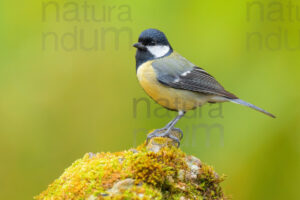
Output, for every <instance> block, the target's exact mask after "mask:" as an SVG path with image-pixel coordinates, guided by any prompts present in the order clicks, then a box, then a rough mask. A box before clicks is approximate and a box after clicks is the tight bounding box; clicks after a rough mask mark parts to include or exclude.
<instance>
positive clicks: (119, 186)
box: [35, 138, 225, 200]
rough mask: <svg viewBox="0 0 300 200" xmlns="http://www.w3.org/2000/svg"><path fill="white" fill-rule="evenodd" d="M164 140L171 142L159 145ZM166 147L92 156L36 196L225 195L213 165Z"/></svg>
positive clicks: (48, 199) (77, 199)
mask: <svg viewBox="0 0 300 200" xmlns="http://www.w3.org/2000/svg"><path fill="white" fill-rule="evenodd" d="M164 140H165V142H167V143H168V144H170V143H169V142H170V141H169V140H168V139H165V138H163V139H161V138H160V139H158V142H157V144H159V145H161V144H163V143H164ZM167 140H168V141H167ZM160 147H161V148H159V149H158V151H156V152H153V151H151V150H149V146H147V145H146V144H142V145H140V146H139V147H137V148H136V149H132V150H129V151H123V152H117V153H97V154H91V153H89V154H86V155H85V156H84V157H83V158H82V159H79V160H77V161H75V162H74V163H73V164H72V166H71V167H69V168H68V169H66V170H65V172H64V173H63V174H62V176H61V177H60V178H58V179H57V180H55V181H54V182H53V183H52V184H50V185H49V187H48V189H47V190H45V191H44V192H42V193H41V194H40V195H38V196H36V197H35V199H37V200H42V199H43V200H56V199H57V200H60V199H68V200H81V199H87V200H96V199H104V200H106V199H114V200H118V199H120V200H131V199H133V200H134V199H143V200H147V199H149V200H150V199H151V200H152V199H157V200H159V199H180V200H183V199H225V197H224V194H223V192H222V189H221V187H220V182H222V181H223V177H219V176H218V175H217V174H216V173H215V172H214V170H213V169H212V167H210V166H208V165H206V164H204V163H202V162H201V161H200V160H199V159H197V158H195V157H193V156H186V155H185V153H183V152H182V151H181V150H180V149H178V148H176V147H174V146H172V145H164V146H160ZM150 149H151V148H150Z"/></svg>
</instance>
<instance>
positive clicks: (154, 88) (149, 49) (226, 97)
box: [133, 28, 275, 145]
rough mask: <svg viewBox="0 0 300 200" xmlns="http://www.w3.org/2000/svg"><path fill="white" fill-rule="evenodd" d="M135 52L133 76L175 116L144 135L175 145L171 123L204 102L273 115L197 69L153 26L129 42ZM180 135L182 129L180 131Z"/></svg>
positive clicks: (175, 138) (174, 122)
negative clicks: (167, 140) (239, 96)
mask: <svg viewBox="0 0 300 200" xmlns="http://www.w3.org/2000/svg"><path fill="white" fill-rule="evenodd" d="M133 47H135V48H136V49H137V50H136V55H135V60H136V75H137V79H138V81H139V83H140V85H141V86H142V88H143V89H144V90H145V92H146V93H147V94H148V95H149V96H150V97H151V98H152V99H153V100H154V101H155V102H157V103H158V104H160V105H161V106H163V107H165V108H166V109H168V110H172V111H177V112H178V115H177V116H176V117H175V118H174V119H173V120H171V121H170V122H169V123H168V124H167V125H166V126H165V127H163V128H161V129H157V130H155V131H153V132H152V133H150V134H149V135H148V136H147V142H148V141H149V140H150V139H151V138H153V137H169V138H171V139H173V140H175V141H176V142H177V143H178V145H180V141H179V139H178V138H177V137H175V136H173V135H172V134H171V132H172V130H174V129H176V130H179V131H180V129H177V128H175V127H174V126H175V124H176V123H177V122H178V121H179V120H180V119H181V118H182V117H183V116H184V115H185V113H186V112H187V111H189V110H193V109H195V108H197V107H200V106H203V105H204V104H205V103H221V102H233V103H236V104H240V105H243V106H247V107H250V108H252V109H254V110H257V111H259V112H262V113H264V114H266V115H268V116H270V117H273V118H275V116H274V115H273V114H271V113H269V112H267V111H265V110H263V109H261V108H259V107H257V106H255V105H253V104H250V103H248V102H246V101H243V100H241V99H239V98H238V97H237V96H236V95H234V94H233V93H230V92H228V91H227V90H225V89H224V87H223V86H222V85H221V84H220V83H219V82H218V81H217V80H216V79H215V78H214V77H213V76H212V75H210V74H209V73H207V72H206V71H205V70H204V69H203V68H200V67H198V66H196V65H195V64H193V63H192V62H190V61H189V60H187V59H186V58H184V57H183V56H181V55H180V54H179V53H177V52H176V51H174V50H173V48H172V46H171V44H170V43H169V41H168V39H167V37H166V35H165V34H164V33H163V32H162V31H160V30H157V29H153V28H150V29H146V30H144V31H142V33H141V34H140V36H139V38H138V42H137V43H135V44H133ZM180 133H181V135H183V133H182V131H180Z"/></svg>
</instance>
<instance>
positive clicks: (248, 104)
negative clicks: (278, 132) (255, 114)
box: [228, 98, 276, 118]
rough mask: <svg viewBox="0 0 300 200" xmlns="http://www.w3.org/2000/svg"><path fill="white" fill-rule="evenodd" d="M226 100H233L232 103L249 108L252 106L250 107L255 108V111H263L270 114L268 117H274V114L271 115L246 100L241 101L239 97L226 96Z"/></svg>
mask: <svg viewBox="0 0 300 200" xmlns="http://www.w3.org/2000/svg"><path fill="white" fill-rule="evenodd" d="M228 100H229V101H231V102H233V103H236V104H240V105H243V106H247V107H249V108H252V109H254V110H257V111H259V112H262V113H264V114H266V115H268V116H270V117H273V118H276V117H275V116H274V115H272V114H271V113H269V112H267V111H265V110H263V109H261V108H259V107H257V106H255V105H253V104H251V103H248V102H246V101H243V100H241V99H229V98H228Z"/></svg>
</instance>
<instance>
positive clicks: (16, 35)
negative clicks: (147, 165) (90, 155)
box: [0, 0, 300, 200]
mask: <svg viewBox="0 0 300 200" xmlns="http://www.w3.org/2000/svg"><path fill="white" fill-rule="evenodd" d="M85 2H86V3H85ZM276 2H277V3H276ZM291 3H293V4H294V9H289V7H288V5H287V4H288V1H256V4H253V1H244V0H242V1H241V0H239V1H237V0H236V1H231V0H229V1H204V0H201V1H179V0H173V1H161V0H155V1H146V0H144V1H141V0H106V1H105V0H92V1H77V0H75V1H59V0H54V1H47V0H44V1H18V2H14V1H1V3H0V5H1V6H0V11H1V12H0V16H1V17H0V24H1V31H0V42H1V46H0V52H1V60H0V66H1V67H0V151H1V164H0V199H31V198H32V197H33V196H34V195H37V194H39V193H40V192H41V191H42V190H44V189H46V187H47V185H48V184H50V183H51V182H52V181H53V180H54V179H55V178H57V177H58V176H60V175H61V173H62V172H63V170H64V169H65V168H66V167H68V166H70V165H71V163H72V162H73V161H74V160H76V159H78V158H80V157H82V156H83V155H84V154H85V153H87V152H100V151H122V150H124V149H129V148H131V147H133V146H134V145H136V144H139V143H141V142H143V141H144V139H145V137H146V135H145V133H142V132H138V133H136V130H140V129H141V130H142V129H153V128H159V127H162V126H164V125H165V124H166V123H167V122H168V121H169V120H170V119H171V118H172V117H173V116H175V113H172V112H170V111H168V112H165V111H164V110H162V109H160V107H159V106H157V105H156V104H155V103H154V102H152V100H150V98H148V97H147V95H146V94H145V93H144V91H143V90H142V89H141V87H140V86H139V84H138V82H137V79H136V75H135V59H134V55H135V49H133V48H132V47H131V44H132V43H134V42H135V41H137V38H138V35H139V34H140V32H141V31H142V30H144V29H146V28H150V27H151V28H157V29H160V30H162V31H163V32H165V33H166V35H167V36H168V39H169V41H170V43H171V44H172V46H173V48H174V49H175V50H177V51H178V52H179V53H181V54H182V55H183V56H185V57H186V58H188V59H189V60H190V61H192V62H193V63H195V64H197V65H198V66H200V67H203V68H204V69H206V70H207V71H208V72H209V73H211V74H212V75H214V76H215V77H216V78H217V80H219V81H220V82H221V83H222V84H223V85H224V87H225V88H226V89H228V90H229V91H231V92H233V93H235V94H237V95H238V96H239V97H240V98H242V99H244V100H246V101H249V102H251V103H253V104H256V105H258V106H260V107H262V108H265V109H266V110H268V111H270V112H272V113H273V114H275V115H276V116H277V119H272V118H269V117H267V116H265V115H262V114H260V113H258V112H255V111H253V110H251V109H249V108H245V107H242V106H238V105H235V104H231V103H224V104H222V105H221V107H218V106H217V105H212V106H210V105H205V106H204V107H203V108H201V109H200V110H199V109H198V110H196V111H195V112H197V113H199V112H201V113H202V114H201V115H197V116H198V117H191V116H192V115H193V112H192V113H191V114H188V116H187V117H186V118H184V119H182V120H181V121H180V122H179V123H178V125H177V127H180V128H182V129H183V130H185V137H184V140H183V143H182V149H183V150H184V151H185V152H186V153H187V154H193V155H195V156H197V157H199V158H200V159H201V160H202V161H204V162H206V163H209V164H211V165H213V166H214V167H215V169H216V171H217V172H218V173H220V174H222V173H224V174H226V175H227V179H226V181H225V182H224V183H223V187H224V190H225V193H226V194H228V195H231V196H232V198H233V199H242V200H247V199H249V200H250V199H251V200H252V199H264V200H267V199H272V200H275V199H289V200H296V199H300V195H299V191H298V189H299V179H300V173H299V171H300V168H299V167H300V137H299V134H300V131H299V123H300V120H299V114H300V109H299V100H300V95H299V84H300V80H299V75H300V68H299V66H300V59H299V58H300V56H299V55H300V28H299V27H300V26H299V25H300V3H299V1H296V0H294V1H291ZM295 8H298V18H297V11H296V9H295ZM93 10H94V11H93ZM292 10H294V11H292ZM93 15H95V17H94V18H93V17H92V16H93ZM292 16H294V17H292ZM96 20H97V21H96ZM74 35H75V36H74ZM95 35H96V36H95ZM116 44H117V46H115V45H116ZM93 45H96V46H94V48H92V49H89V50H88V49H87V47H93ZM292 47H293V49H292ZM139 98H147V99H149V101H148V103H150V105H151V106H150V108H151V109H150V117H148V115H147V114H148V113H147V107H146V104H145V103H140V104H139V105H138V107H137V113H134V106H133V101H134V99H139ZM215 108H218V109H221V111H222V113H221V114H220V115H218V116H217V117H215V116H213V115H212V114H210V112H212V111H213V112H214V110H213V109H215ZM157 109H160V110H158V111H159V112H160V114H161V113H163V115H164V116H162V117H161V116H160V117H159V116H157V114H156V112H157ZM166 113H168V114H169V117H167V116H166ZM135 114H136V115H135ZM199 124H202V125H206V126H209V127H210V126H214V125H218V126H221V127H222V128H223V130H224V131H223V134H222V132H221V133H220V131H219V132H218V130H217V129H216V130H215V129H214V130H212V131H211V132H209V133H207V130H205V129H199V130H198V131H197V132H196V133H193V132H192V131H191V129H192V128H191V127H192V126H193V125H199Z"/></svg>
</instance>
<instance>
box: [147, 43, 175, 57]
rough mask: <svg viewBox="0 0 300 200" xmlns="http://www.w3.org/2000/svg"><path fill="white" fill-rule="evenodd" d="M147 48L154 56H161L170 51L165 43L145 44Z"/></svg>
mask: <svg viewBox="0 0 300 200" xmlns="http://www.w3.org/2000/svg"><path fill="white" fill-rule="evenodd" d="M147 49H148V51H149V52H150V53H151V54H152V55H154V56H155V58H159V57H162V56H164V55H166V54H167V53H168V52H169V51H170V47H169V46H166V45H156V46H147Z"/></svg>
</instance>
